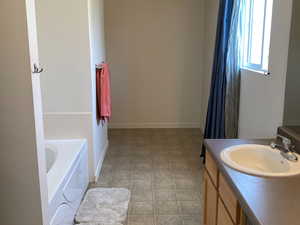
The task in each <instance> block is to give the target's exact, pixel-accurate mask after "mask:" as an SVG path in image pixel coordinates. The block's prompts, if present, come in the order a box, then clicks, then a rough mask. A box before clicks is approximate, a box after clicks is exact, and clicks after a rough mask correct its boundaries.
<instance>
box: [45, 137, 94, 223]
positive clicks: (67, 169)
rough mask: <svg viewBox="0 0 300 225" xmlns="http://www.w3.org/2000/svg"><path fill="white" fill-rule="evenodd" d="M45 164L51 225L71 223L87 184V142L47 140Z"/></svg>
mask: <svg viewBox="0 0 300 225" xmlns="http://www.w3.org/2000/svg"><path fill="white" fill-rule="evenodd" d="M46 162H47V165H46V167H47V184H48V185H47V186H48V202H49V212H48V215H49V220H50V224H51V225H59V224H73V219H74V215H75V213H76V210H77V209H78V207H79V204H80V201H81V199H82V197H83V195H84V193H85V191H86V188H87V185H88V162H87V141H86V140H77V139H76V140H47V141H46Z"/></svg>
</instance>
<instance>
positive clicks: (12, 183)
mask: <svg viewBox="0 0 300 225" xmlns="http://www.w3.org/2000/svg"><path fill="white" fill-rule="evenodd" d="M0 30H1V42H0V74H1V75H0V77H1V80H0V102H1V106H0V141H1V151H0V178H1V191H0V199H1V205H0V217H1V224H5V225H17V224H22V225H41V224H42V223H43V220H42V210H41V196H40V185H39V172H38V159H37V146H36V136H35V121H34V109H33V94H32V83H31V71H30V58H29V46H28V44H29V43H28V35H27V23H26V7H25V1H19V0H10V1H1V2H0Z"/></svg>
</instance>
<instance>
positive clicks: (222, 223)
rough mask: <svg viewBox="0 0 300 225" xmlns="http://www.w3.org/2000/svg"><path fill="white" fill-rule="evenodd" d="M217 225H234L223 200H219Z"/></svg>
mask: <svg viewBox="0 0 300 225" xmlns="http://www.w3.org/2000/svg"><path fill="white" fill-rule="evenodd" d="M217 225H234V223H233V222H232V220H231V218H230V216H229V214H228V212H227V211H226V208H225V206H224V204H223V202H222V200H221V199H219V203H218V222H217Z"/></svg>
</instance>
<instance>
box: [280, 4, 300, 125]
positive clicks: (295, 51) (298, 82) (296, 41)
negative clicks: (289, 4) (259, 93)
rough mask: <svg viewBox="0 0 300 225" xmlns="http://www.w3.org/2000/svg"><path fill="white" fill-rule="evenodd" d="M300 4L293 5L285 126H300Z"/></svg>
mask: <svg viewBox="0 0 300 225" xmlns="http://www.w3.org/2000/svg"><path fill="white" fill-rule="evenodd" d="M299 10H300V2H299V1H294V3H293V18H292V28H291V36H290V48H289V59H288V71H287V81H286V91H285V107H284V109H285V110H284V125H298V126H299V125H300V104H299V96H300V88H299V87H300V68H299V58H300V26H299V22H300V16H299Z"/></svg>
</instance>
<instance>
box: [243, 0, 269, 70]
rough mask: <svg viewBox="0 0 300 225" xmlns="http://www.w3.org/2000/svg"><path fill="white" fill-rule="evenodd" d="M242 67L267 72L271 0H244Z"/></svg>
mask: <svg viewBox="0 0 300 225" xmlns="http://www.w3.org/2000/svg"><path fill="white" fill-rule="evenodd" d="M246 3H247V6H246V15H245V16H246V18H245V22H246V27H245V36H244V37H245V40H244V43H245V48H244V49H245V52H244V67H246V68H249V69H253V70H259V71H264V72H267V71H268V69H269V50H270V37H271V25H272V11H273V0H246Z"/></svg>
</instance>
